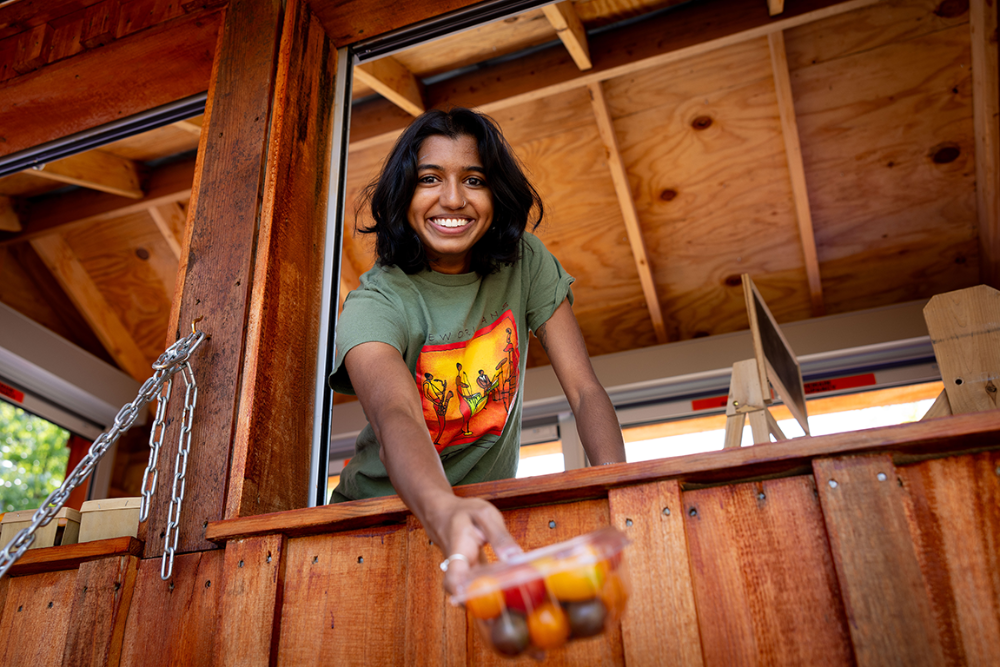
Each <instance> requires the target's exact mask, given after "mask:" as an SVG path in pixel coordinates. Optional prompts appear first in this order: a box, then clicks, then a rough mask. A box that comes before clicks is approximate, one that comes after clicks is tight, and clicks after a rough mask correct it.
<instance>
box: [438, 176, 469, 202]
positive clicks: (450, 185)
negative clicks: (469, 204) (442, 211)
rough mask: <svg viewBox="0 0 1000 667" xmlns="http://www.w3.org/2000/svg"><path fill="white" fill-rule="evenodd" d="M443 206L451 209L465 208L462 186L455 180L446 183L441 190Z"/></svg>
mask: <svg viewBox="0 0 1000 667" xmlns="http://www.w3.org/2000/svg"><path fill="white" fill-rule="evenodd" d="M441 205H442V206H444V207H445V208H450V209H459V208H462V207H463V206H465V197H463V196H462V187H461V184H459V183H458V182H457V181H453V180H448V181H446V182H445V184H444V187H443V188H442V190H441Z"/></svg>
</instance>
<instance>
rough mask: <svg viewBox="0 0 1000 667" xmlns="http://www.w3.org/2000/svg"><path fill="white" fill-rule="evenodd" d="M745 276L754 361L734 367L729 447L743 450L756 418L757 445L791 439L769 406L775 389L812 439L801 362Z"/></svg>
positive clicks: (728, 418)
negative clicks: (746, 432)
mask: <svg viewBox="0 0 1000 667" xmlns="http://www.w3.org/2000/svg"><path fill="white" fill-rule="evenodd" d="M742 278H743V296H744V298H745V300H746V306H747V316H748V317H749V319H750V332H751V334H752V335H753V347H754V358H753V359H746V360H744V361H737V362H736V363H735V364H733V376H732V379H731V380H730V382H729V400H728V401H727V402H726V439H725V443H724V445H723V448H724V449H730V448H734V447H739V446H740V442H741V441H742V439H743V425H744V423H745V421H746V418H747V417H749V419H750V430H751V432H752V433H753V442H754V444H755V445H760V444H765V443H768V442H771V436H772V435H773V436H774V437H775V439H777V440H787V438H786V437H785V434H784V433H782V432H781V429H780V428H779V427H778V422H777V421H776V420H775V418H774V415H772V414H771V411H770V408H769V406H770V405H771V402H772V401H773V398H772V393H771V386H772V385H773V386H774V388H775V389H776V390H777V392H778V394H779V395H780V396H781V398H782V399H783V400H784V401H785V404H786V405H787V406H788V409H789V410H790V411H791V413H792V415H793V416H794V417H795V419H796V420H797V421H798V422H799V424H800V425H801V426H802V430H804V431H805V433H806V435H808V434H809V421H808V418H807V415H806V402H805V391H804V388H803V386H802V372H801V371H800V369H799V362H798V360H797V359H796V358H795V353H794V352H792V348H791V346H790V345H789V344H788V341H787V340H785V337H784V335H782V333H781V329H779V328H778V323H777V321H775V319H774V316H773V315H771V311H770V310H768V308H767V304H766V303H764V299H763V298H762V297H761V296H760V292H758V291H757V286H756V285H754V284H753V281H752V280H751V279H750V276H749V275H748V274H746V273H744V274H743V276H742Z"/></svg>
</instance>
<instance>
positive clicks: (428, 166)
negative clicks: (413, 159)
mask: <svg viewBox="0 0 1000 667" xmlns="http://www.w3.org/2000/svg"><path fill="white" fill-rule="evenodd" d="M421 169H437V170H438V171H444V167H442V166H441V165H438V164H418V165H417V171H420V170H421ZM462 171H478V172H479V173H480V174H482V175H483V176H485V175H486V170H485V169H483V168H482V167H480V166H478V165H469V166H468V167H462Z"/></svg>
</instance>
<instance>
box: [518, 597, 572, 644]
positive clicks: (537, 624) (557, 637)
mask: <svg viewBox="0 0 1000 667" xmlns="http://www.w3.org/2000/svg"><path fill="white" fill-rule="evenodd" d="M528 634H529V635H531V643H532V644H534V645H535V646H537V647H538V648H540V649H542V650H543V651H547V650H549V649H554V648H559V647H560V646H562V645H563V644H565V643H566V640H567V639H569V619H568V618H566V612H564V611H563V610H562V607H560V606H559V605H557V604H552V603H551V602H543V603H542V605H541V606H539V607H538V608H537V609H535V610H534V611H533V612H531V614H529V615H528Z"/></svg>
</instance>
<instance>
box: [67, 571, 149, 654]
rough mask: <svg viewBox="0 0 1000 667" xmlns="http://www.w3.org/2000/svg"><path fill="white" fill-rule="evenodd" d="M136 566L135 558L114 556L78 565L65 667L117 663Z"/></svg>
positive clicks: (130, 600)
mask: <svg viewBox="0 0 1000 667" xmlns="http://www.w3.org/2000/svg"><path fill="white" fill-rule="evenodd" d="M138 564H139V559H138V558H136V557H135V556H115V557H111V558H103V559H101V560H94V561H90V562H87V563H82V564H81V565H80V570H79V573H78V574H77V577H76V581H75V582H73V586H72V595H73V609H72V612H71V613H70V622H69V632H68V634H67V635H66V650H65V653H64V655H63V664H64V665H72V666H73V667H76V666H77V665H79V666H80V667H83V666H84V665H92V666H93V667H99V666H102V665H117V664H119V660H120V659H121V650H122V638H123V637H124V634H125V620H126V619H127V618H128V612H129V608H130V606H131V604H132V593H133V591H134V589H135V578H136V572H137V569H138ZM139 603H140V604H141V601H140V602H139Z"/></svg>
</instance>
